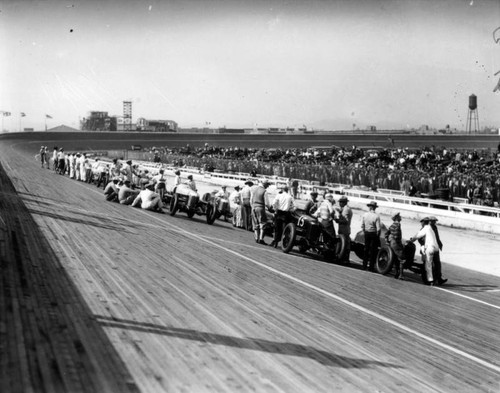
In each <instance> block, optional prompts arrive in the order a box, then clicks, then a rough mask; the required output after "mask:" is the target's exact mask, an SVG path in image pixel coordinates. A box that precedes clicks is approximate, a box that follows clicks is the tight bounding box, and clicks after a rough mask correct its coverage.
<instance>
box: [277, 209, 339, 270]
mask: <svg viewBox="0 0 500 393" xmlns="http://www.w3.org/2000/svg"><path fill="white" fill-rule="evenodd" d="M301 202H302V201H299V200H296V201H295V204H296V210H295V211H294V212H292V214H291V221H290V222H289V223H288V224H287V225H286V226H285V228H284V229H283V235H282V237H281V249H282V250H283V252H285V253H289V252H290V251H292V250H293V248H294V247H297V249H298V251H299V252H300V253H302V254H304V253H306V252H307V251H313V252H314V253H316V254H318V255H320V256H322V257H323V258H325V259H326V260H328V261H330V262H340V261H343V260H344V258H345V257H346V252H347V241H348V239H347V237H346V236H345V235H341V234H339V235H337V236H335V238H333V239H332V238H330V236H329V235H328V234H327V233H325V231H324V230H323V227H322V225H321V223H320V222H319V221H318V219H317V218H315V217H312V216H310V215H308V214H306V211H305V210H304V209H305V207H306V202H305V201H304V203H301Z"/></svg>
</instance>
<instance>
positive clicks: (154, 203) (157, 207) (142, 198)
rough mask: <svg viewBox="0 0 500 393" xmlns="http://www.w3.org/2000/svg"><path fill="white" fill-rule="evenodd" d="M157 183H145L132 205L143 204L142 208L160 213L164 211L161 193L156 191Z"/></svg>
mask: <svg viewBox="0 0 500 393" xmlns="http://www.w3.org/2000/svg"><path fill="white" fill-rule="evenodd" d="M154 188H155V184H154V183H153V182H149V183H148V184H146V185H145V187H144V190H142V191H141V192H139V194H137V196H136V198H135V199H134V201H133V202H132V205H131V206H132V207H135V206H138V205H139V204H140V205H141V209H144V210H151V211H156V212H158V213H163V210H162V207H163V203H162V202H161V198H160V194H157V193H156V192H154V191H153V190H154Z"/></svg>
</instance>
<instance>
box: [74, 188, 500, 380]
mask: <svg viewBox="0 0 500 393" xmlns="http://www.w3.org/2000/svg"><path fill="white" fill-rule="evenodd" d="M82 186H83V184H82ZM86 188H88V189H90V190H92V188H89V187H86ZM92 191H94V190H92ZM94 192H96V193H97V191H94ZM98 194H99V195H101V196H102V194H101V193H98ZM140 211H141V212H142V213H144V214H148V213H147V212H146V211H143V210H140ZM148 217H149V218H153V219H154V220H157V221H161V223H162V224H163V225H167V226H169V227H171V228H174V229H175V230H177V231H178V232H181V233H184V234H186V235H189V236H191V237H193V238H197V239H198V240H200V241H203V242H205V243H208V244H210V245H211V246H213V247H216V248H219V249H221V250H224V251H225V252H227V253H229V254H233V255H235V256H237V257H239V258H241V259H245V260H247V261H248V262H250V263H253V264H254V265H257V266H260V267H262V268H263V269H266V270H269V271H270V272H272V273H274V274H277V275H279V276H281V277H284V278H287V279H289V280H291V281H294V282H296V283H298V284H300V285H302V286H304V287H306V288H309V289H312V290H313V291H316V292H318V293H321V294H322V295H324V296H326V297H329V298H331V299H334V300H337V301H339V302H341V303H344V304H346V305H348V306H350V307H352V308H354V309H356V310H358V311H361V312H363V313H365V314H368V315H370V316H372V317H374V318H377V319H379V320H381V321H384V322H386V323H388V324H390V325H392V326H395V327H396V328H398V329H401V330H403V331H405V332H407V333H409V334H412V335H414V336H416V337H419V338H421V339H423V340H425V341H428V342H430V343H431V344H433V345H436V346H438V347H441V348H443V349H446V350H448V351H450V352H453V353H455V354H457V355H460V356H462V357H463V358H466V359H468V360H471V361H473V362H475V363H477V364H480V365H482V366H484V367H486V368H489V369H491V370H493V371H495V372H497V373H500V367H499V366H497V365H495V364H493V363H489V362H487V361H485V360H483V359H480V358H478V357H476V356H474V355H471V354H469V353H467V352H465V351H462V350H460V349H458V348H455V347H453V346H451V345H448V344H445V343H442V342H440V341H438V340H436V339H434V338H432V337H429V336H427V335H425V334H423V333H420V332H418V331H416V330H414V329H412V328H410V327H408V326H405V325H403V324H401V323H399V322H397V321H395V320H393V319H391V318H387V317H384V316H383V315H381V314H379V313H377V312H375V311H372V310H369V309H367V308H365V307H363V306H360V305H358V304H356V303H353V302H351V301H349V300H347V299H344V298H343V297H340V296H338V295H335V294H333V293H331V292H328V291H325V290H324V289H321V288H319V287H317V286H315V285H312V284H309V283H307V282H305V281H303V280H301V279H299V278H296V277H294V276H292V275H290V274H288V273H285V272H282V271H280V270H278V269H275V268H273V267H270V266H267V265H265V264H263V263H261V262H259V261H256V260H255V259H252V258H250V257H247V256H246V255H243V254H241V253H239V252H237V251H233V250H230V249H229V248H226V247H224V246H222V245H220V244H217V243H215V242H213V241H212V240H208V239H206V238H205V237H203V236H201V235H197V234H195V233H193V232H189V231H187V230H185V229H181V228H178V227H176V226H175V225H173V224H171V223H169V222H167V221H165V220H162V219H160V218H159V217H155V216H154V215H152V214H148ZM434 289H440V290H443V291H446V292H449V293H453V294H455V295H457V296H460V297H464V298H467V299H470V300H474V301H479V300H476V299H473V298H470V297H468V296H465V295H461V294H458V293H456V292H453V291H448V290H445V289H442V288H437V287H434ZM479 302H481V301H479ZM481 303H484V302H481ZM484 304H486V305H489V306H491V307H495V308H498V307H497V306H494V305H492V304H489V303H484Z"/></svg>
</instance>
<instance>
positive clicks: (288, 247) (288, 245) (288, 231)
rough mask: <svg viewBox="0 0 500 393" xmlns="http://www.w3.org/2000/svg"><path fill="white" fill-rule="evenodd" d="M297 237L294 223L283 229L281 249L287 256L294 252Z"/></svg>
mask: <svg viewBox="0 0 500 393" xmlns="http://www.w3.org/2000/svg"><path fill="white" fill-rule="evenodd" d="M296 236H297V227H296V226H295V224H294V223H293V222H290V223H288V224H287V225H286V227H285V229H283V236H281V249H282V250H283V252H284V253H285V254H288V253H289V252H290V251H292V249H293V246H294V245H295V237H296Z"/></svg>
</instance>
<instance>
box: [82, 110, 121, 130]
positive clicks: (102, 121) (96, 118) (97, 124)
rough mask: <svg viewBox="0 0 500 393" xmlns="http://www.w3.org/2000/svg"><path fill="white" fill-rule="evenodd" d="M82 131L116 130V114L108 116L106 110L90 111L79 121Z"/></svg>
mask: <svg viewBox="0 0 500 393" xmlns="http://www.w3.org/2000/svg"><path fill="white" fill-rule="evenodd" d="M80 129H81V130H82V131H116V130H117V118H116V116H108V112H100V111H91V112H89V114H88V116H87V117H84V118H83V119H82V120H81V121H80Z"/></svg>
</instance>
